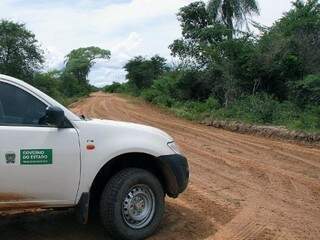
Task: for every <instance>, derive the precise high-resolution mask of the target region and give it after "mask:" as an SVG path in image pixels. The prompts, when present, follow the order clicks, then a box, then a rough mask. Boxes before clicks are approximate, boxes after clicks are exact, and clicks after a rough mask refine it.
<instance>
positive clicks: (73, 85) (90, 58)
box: [62, 47, 111, 96]
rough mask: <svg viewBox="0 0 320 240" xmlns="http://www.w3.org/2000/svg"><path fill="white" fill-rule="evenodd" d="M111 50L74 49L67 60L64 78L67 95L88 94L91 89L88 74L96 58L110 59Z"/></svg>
mask: <svg viewBox="0 0 320 240" xmlns="http://www.w3.org/2000/svg"><path fill="white" fill-rule="evenodd" d="M110 56H111V52H110V51H109V50H106V49H101V48H99V47H87V48H78V49H75V50H72V51H71V52H70V53H69V54H68V55H67V56H66V60H65V64H66V67H65V69H64V71H63V74H62V78H63V82H64V86H65V94H66V95H67V96H76V95H86V94H87V93H88V92H89V91H90V86H89V83H88V79H87V77H88V75H89V73H90V69H91V67H92V66H93V65H94V64H95V60H96V59H109V58H110Z"/></svg>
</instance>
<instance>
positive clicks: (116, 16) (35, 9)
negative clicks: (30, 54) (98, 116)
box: [0, 0, 291, 87]
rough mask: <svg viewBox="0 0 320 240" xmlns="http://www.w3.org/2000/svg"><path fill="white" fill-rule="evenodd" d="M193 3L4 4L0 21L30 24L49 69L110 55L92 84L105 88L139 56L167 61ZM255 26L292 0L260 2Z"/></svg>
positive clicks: (74, 0) (24, 0) (25, 0)
mask: <svg viewBox="0 0 320 240" xmlns="http://www.w3.org/2000/svg"><path fill="white" fill-rule="evenodd" d="M193 1H194V0H0V18H2V19H8V20H12V21H16V22H21V23H25V24H26V27H27V28H28V29H29V30H31V31H32V32H34V33H35V35H36V38H37V39H38V41H39V43H40V45H41V47H42V49H44V50H45V57H46V59H47V60H46V63H45V69H46V70H50V69H56V68H62V67H63V62H64V56H65V55H67V54H68V53H69V52H70V51H71V50H72V49H76V48H79V47H88V46H98V47H100V48H104V49H109V50H110V51H111V53H112V57H111V59H110V60H107V61H106V60H98V61H96V64H95V65H94V66H93V68H92V70H91V72H90V74H89V80H90V83H91V84H93V85H95V86H98V87H101V86H104V85H107V84H111V83H112V82H114V81H116V82H124V81H125V75H126V72H125V71H124V70H123V66H124V65H125V63H126V62H127V61H128V60H129V59H131V58H133V57H134V56H137V55H142V56H145V57H150V56H153V55H155V54H159V55H161V56H163V57H166V58H167V59H168V61H169V62H170V61H174V60H173V59H172V58H171V56H170V51H169V50H168V46H169V45H170V44H171V43H172V42H173V40H174V39H177V38H180V37H181V29H180V26H179V22H178V20H177V17H176V14H177V12H178V11H179V9H180V8H181V7H183V6H185V5H187V4H189V3H191V2H193ZM258 3H259V7H260V11H261V15H260V16H254V17H253V18H254V20H255V21H257V22H259V23H261V24H263V25H266V26H271V25H272V23H273V22H274V21H275V20H277V19H279V18H280V17H281V16H282V14H283V13H284V12H286V11H288V10H289V9H290V8H291V0H258Z"/></svg>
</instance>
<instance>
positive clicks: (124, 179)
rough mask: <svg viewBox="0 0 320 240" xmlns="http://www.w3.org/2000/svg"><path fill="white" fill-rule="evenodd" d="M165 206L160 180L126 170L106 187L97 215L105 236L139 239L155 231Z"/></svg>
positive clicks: (140, 170) (139, 171)
mask: <svg viewBox="0 0 320 240" xmlns="http://www.w3.org/2000/svg"><path fill="white" fill-rule="evenodd" d="M164 207H165V202H164V192H163V188H162V185H161V184H160V182H159V180H158V179H157V178H156V177H155V176H154V175H153V174H151V173H150V172H148V171H146V170H143V169H137V168H128V169H125V170H122V171H120V172H119V173H117V174H116V175H115V176H114V177H112V178H111V180H110V181H109V182H108V183H107V184H106V187H105V189H104V191H103V194H102V197H101V200H100V215H101V220H102V223H103V225H104V227H105V229H106V231H107V233H108V234H109V235H110V236H111V237H113V238H114V239H128V240H129V239H130V240H131V239H132V240H138V239H144V238H146V237H149V236H150V235H152V234H153V233H154V232H155V231H156V230H157V228H158V226H159V225H160V222H161V220H162V217H163V213H164Z"/></svg>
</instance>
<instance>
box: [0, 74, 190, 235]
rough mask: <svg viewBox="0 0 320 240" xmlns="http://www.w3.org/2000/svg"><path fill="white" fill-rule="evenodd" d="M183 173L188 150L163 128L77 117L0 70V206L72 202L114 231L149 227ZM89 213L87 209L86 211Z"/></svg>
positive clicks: (182, 183) (182, 184)
mask: <svg viewBox="0 0 320 240" xmlns="http://www.w3.org/2000/svg"><path fill="white" fill-rule="evenodd" d="M188 180H189V167H188V163H187V160H186V158H185V157H184V156H183V155H182V154H181V153H180V150H179V148H178V147H177V145H176V144H175V142H174V140H173V139H172V138H171V137H170V136H169V135H167V134H166V133H165V132H163V131H161V130H159V129H156V128H153V127H148V126H143V125H138V124H133V123H125V122H116V121H108V120H90V119H86V118H84V117H78V116H76V115H75V114H73V113H72V112H71V111H69V110H68V109H67V108H65V107H63V106H62V105H61V104H59V103H58V102H56V101H55V100H54V99H52V98H50V97H49V96H47V95H46V94H44V93H42V92H41V91H39V90H38V89H36V88H34V87H32V86H30V85H28V84H27V83H25V82H23V81H20V80H17V79H15V78H12V77H8V76H5V75H0V211H1V212H4V211H8V210H16V209H22V210H25V209H33V208H50V209H58V208H75V212H76V213H77V216H78V219H79V220H80V221H81V222H82V223H87V221H88V217H89V212H91V211H94V212H96V213H99V215H100V218H101V222H102V224H103V226H104V228H105V229H106V231H107V233H108V234H109V236H111V237H112V238H114V239H132V240H134V239H144V238H146V237H148V236H150V235H151V234H153V233H154V232H155V230H156V229H157V227H158V226H159V224H160V222H161V219H162V217H163V213H164V207H165V201H164V198H165V195H168V196H169V197H174V198H175V197H177V196H178V195H179V194H180V193H182V192H183V191H184V190H185V189H186V187H187V185H188ZM90 216H91V215H90Z"/></svg>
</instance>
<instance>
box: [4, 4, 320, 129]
mask: <svg viewBox="0 0 320 240" xmlns="http://www.w3.org/2000/svg"><path fill="white" fill-rule="evenodd" d="M252 14H259V7H258V6H257V3H256V1H255V0H236V1H231V0H210V1H209V2H208V3H207V2H206V3H205V2H202V1H199V2H193V3H191V4H190V5H188V6H185V7H183V8H181V9H180V11H179V12H178V14H177V17H178V20H179V22H180V25H181V30H182V37H181V38H180V39H177V40H175V41H174V42H173V43H172V44H171V45H170V46H169V49H170V51H171V54H172V56H173V57H174V59H176V60H175V63H174V64H173V63H168V61H167V59H165V58H162V57H161V56H158V55H155V56H153V57H151V58H147V57H144V56H137V57H135V58H133V59H131V60H130V61H129V62H128V63H127V64H126V65H125V66H124V68H125V70H126V71H127V80H128V81H127V82H126V83H123V84H120V83H113V84H112V85H110V86H106V87H105V88H104V90H105V91H107V92H117V93H124V94H130V95H134V96H139V97H141V98H143V99H145V100H146V101H148V102H151V103H154V104H157V105H160V106H162V107H165V108H168V109H170V110H172V111H173V112H174V113H176V114H177V115H178V116H181V117H185V118H188V119H191V120H202V119H206V118H208V119H227V120H237V121H242V122H248V123H255V124H271V125H282V126H286V127H288V128H289V129H299V130H306V131H312V132H319V131H320V4H319V1H318V0H307V1H301V0H296V1H295V2H293V3H292V8H291V10H290V11H288V12H287V13H285V14H284V15H283V17H282V18H281V19H279V20H278V21H276V22H275V23H274V24H273V25H272V26H271V27H265V26H262V25H260V24H259V23H257V22H253V21H252V20H250V19H251V18H250V17H251V16H252ZM110 56H111V52H110V51H109V50H107V49H101V48H98V47H87V48H79V49H74V50H72V51H71V52H70V53H69V54H67V55H66V56H65V62H64V67H63V68H62V69H59V70H53V71H50V72H45V71H44V70H43V64H44V60H45V59H44V51H43V50H42V49H41V46H40V45H39V43H38V41H37V39H36V37H35V35H34V34H33V33H32V32H31V31H29V30H28V29H27V28H26V26H25V25H24V24H21V23H15V22H12V21H8V20H1V21H0V73H1V74H7V75H10V76H13V77H17V78H20V79H23V80H25V81H27V82H28V83H30V84H32V85H34V86H36V87H37V88H39V89H40V90H42V91H44V92H46V93H47V94H49V95H50V96H52V97H54V98H56V99H57V100H58V101H60V102H62V103H64V104H66V105H67V104H69V103H70V102H72V101H74V100H75V99H77V98H79V97H81V96H87V95H88V94H89V93H90V92H92V91H97V90H98V89H97V88H95V87H93V86H91V85H90V84H89V81H88V74H89V72H90V69H91V67H92V66H93V65H94V63H95V60H96V59H98V58H104V59H109V58H110Z"/></svg>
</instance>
